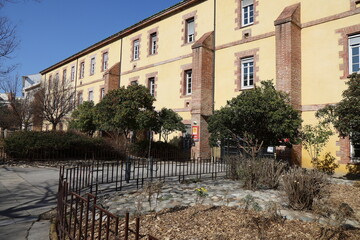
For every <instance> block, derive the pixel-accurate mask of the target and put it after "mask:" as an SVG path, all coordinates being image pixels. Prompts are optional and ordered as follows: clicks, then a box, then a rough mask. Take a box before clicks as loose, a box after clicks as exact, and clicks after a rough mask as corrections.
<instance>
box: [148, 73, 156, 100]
mask: <svg viewBox="0 0 360 240" xmlns="http://www.w3.org/2000/svg"><path fill="white" fill-rule="evenodd" d="M148 86H149V91H150V94H151V96H155V78H153V77H151V78H149V79H148Z"/></svg>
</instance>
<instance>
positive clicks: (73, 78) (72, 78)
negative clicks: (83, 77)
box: [71, 66, 75, 81]
mask: <svg viewBox="0 0 360 240" xmlns="http://www.w3.org/2000/svg"><path fill="white" fill-rule="evenodd" d="M74 80H75V66H72V67H71V81H74Z"/></svg>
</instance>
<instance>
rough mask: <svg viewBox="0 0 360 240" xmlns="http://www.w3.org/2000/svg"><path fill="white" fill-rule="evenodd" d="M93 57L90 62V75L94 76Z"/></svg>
mask: <svg viewBox="0 0 360 240" xmlns="http://www.w3.org/2000/svg"><path fill="white" fill-rule="evenodd" d="M95 63H96V62H95V57H92V58H91V60H90V75H94V73H95Z"/></svg>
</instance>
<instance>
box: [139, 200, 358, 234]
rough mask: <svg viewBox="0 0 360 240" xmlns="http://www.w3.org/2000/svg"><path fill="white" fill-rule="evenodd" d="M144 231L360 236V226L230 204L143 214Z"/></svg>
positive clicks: (157, 232)
mask: <svg viewBox="0 0 360 240" xmlns="http://www.w3.org/2000/svg"><path fill="white" fill-rule="evenodd" d="M141 234H143V235H146V234H150V235H152V236H154V237H156V238H158V239H163V240H167V239H168V240H170V239H171V240H175V239H178V240H180V239H181V240H185V239H186V240H189V239H193V240H197V239H199V240H200V239H209V240H225V239H229V240H230V239H234V240H235V239H237V240H238V239H274V240H275V239H276V240H277V239H354V240H355V239H359V236H360V229H345V228H338V227H331V226H323V225H321V224H318V223H314V222H302V221H299V220H291V221H290V220H286V219H281V218H277V217H275V216H271V215H269V216H266V215H265V214H264V212H254V211H245V210H244V209H239V208H234V207H226V206H219V207H213V206H204V205H197V206H194V207H188V208H180V209H166V210H163V211H160V212H158V213H152V214H149V215H146V216H142V217H141Z"/></svg>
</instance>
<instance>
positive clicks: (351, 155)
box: [350, 140, 360, 163]
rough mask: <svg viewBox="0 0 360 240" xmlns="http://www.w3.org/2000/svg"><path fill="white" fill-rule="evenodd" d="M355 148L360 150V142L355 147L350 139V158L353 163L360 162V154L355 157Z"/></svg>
mask: <svg viewBox="0 0 360 240" xmlns="http://www.w3.org/2000/svg"><path fill="white" fill-rule="evenodd" d="M355 149H356V151H360V144H359V145H358V146H357V147H356V148H355V146H354V144H353V143H352V142H351V140H350V159H351V163H360V156H358V157H355Z"/></svg>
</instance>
